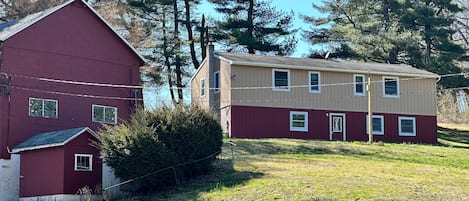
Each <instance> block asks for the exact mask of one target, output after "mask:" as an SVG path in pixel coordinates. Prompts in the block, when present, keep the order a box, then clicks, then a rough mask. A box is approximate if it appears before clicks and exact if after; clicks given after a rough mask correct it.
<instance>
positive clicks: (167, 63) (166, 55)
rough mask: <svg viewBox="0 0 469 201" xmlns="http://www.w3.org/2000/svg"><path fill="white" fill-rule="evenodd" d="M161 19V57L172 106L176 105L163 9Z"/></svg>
mask: <svg viewBox="0 0 469 201" xmlns="http://www.w3.org/2000/svg"><path fill="white" fill-rule="evenodd" d="M162 17H163V19H162V20H161V21H162V22H161V24H162V28H163V57H164V59H165V61H164V64H165V66H166V70H167V75H166V77H167V79H168V87H169V95H170V96H171V102H172V103H173V105H177V102H176V97H175V96H174V89H173V78H172V74H173V73H172V69H171V62H170V61H169V53H168V36H167V33H166V11H165V10H164V8H163V9H162Z"/></svg>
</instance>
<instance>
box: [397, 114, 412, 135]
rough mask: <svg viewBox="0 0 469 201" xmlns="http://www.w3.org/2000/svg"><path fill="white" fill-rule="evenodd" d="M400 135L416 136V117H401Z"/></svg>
mask: <svg viewBox="0 0 469 201" xmlns="http://www.w3.org/2000/svg"><path fill="white" fill-rule="evenodd" d="M398 122H399V135H400V136H415V135H416V128H415V117H399V121H398Z"/></svg>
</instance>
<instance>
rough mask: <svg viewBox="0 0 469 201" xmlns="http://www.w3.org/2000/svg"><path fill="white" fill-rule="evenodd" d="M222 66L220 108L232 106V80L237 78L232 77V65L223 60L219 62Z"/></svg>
mask: <svg viewBox="0 0 469 201" xmlns="http://www.w3.org/2000/svg"><path fill="white" fill-rule="evenodd" d="M218 61H219V62H217V63H219V66H220V86H221V89H220V102H221V103H220V107H221V108H224V107H227V106H230V105H231V80H232V79H236V77H233V78H232V76H231V68H230V64H229V63H228V62H226V61H223V60H218Z"/></svg>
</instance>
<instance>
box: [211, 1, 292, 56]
mask: <svg viewBox="0 0 469 201" xmlns="http://www.w3.org/2000/svg"><path fill="white" fill-rule="evenodd" d="M209 1H210V2H212V3H214V4H215V5H216V6H217V7H216V10H217V11H218V12H220V13H222V14H223V15H225V18H224V20H222V21H219V22H218V23H217V27H216V30H215V31H214V33H213V34H212V35H211V39H213V40H216V41H219V42H222V43H224V44H225V45H226V46H227V47H228V51H235V52H248V53H249V54H255V53H266V54H274V55H289V54H291V53H292V52H293V50H294V49H295V46H296V42H297V41H296V39H295V37H294V33H295V30H293V29H291V26H292V17H293V12H291V13H285V12H280V11H277V10H275V8H274V7H272V6H271V5H270V4H271V2H270V1H264V0H209Z"/></svg>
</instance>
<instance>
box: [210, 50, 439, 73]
mask: <svg viewBox="0 0 469 201" xmlns="http://www.w3.org/2000/svg"><path fill="white" fill-rule="evenodd" d="M215 56H216V57H218V58H219V59H222V60H225V61H227V62H229V63H230V64H234V65H242V66H254V67H271V68H287V69H304V70H317V71H332V72H348V73H361V74H367V73H371V74H380V75H390V76H410V77H429V78H438V77H439V76H438V75H437V74H434V73H431V72H428V71H425V70H421V69H417V68H414V67H412V66H409V65H400V64H382V63H371V62H357V61H333V60H326V59H312V58H294V57H284V56H261V55H253V54H237V53H228V52H216V53H215Z"/></svg>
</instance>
